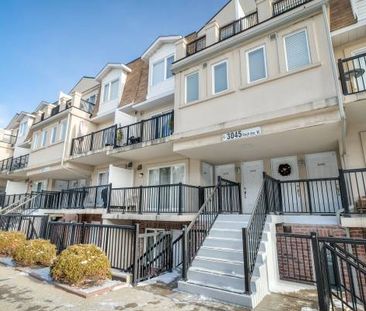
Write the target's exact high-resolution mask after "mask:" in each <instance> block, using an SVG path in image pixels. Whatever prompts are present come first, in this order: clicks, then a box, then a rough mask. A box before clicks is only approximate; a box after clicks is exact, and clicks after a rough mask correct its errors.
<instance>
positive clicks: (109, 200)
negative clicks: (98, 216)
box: [107, 183, 112, 213]
mask: <svg viewBox="0 0 366 311" xmlns="http://www.w3.org/2000/svg"><path fill="white" fill-rule="evenodd" d="M108 190H109V195H108V202H107V213H110V207H111V201H112V183H110V184H109V186H108Z"/></svg>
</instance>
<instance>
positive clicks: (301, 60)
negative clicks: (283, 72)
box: [284, 29, 310, 71]
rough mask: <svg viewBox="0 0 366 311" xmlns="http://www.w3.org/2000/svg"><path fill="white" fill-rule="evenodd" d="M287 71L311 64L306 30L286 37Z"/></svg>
mask: <svg viewBox="0 0 366 311" xmlns="http://www.w3.org/2000/svg"><path fill="white" fill-rule="evenodd" d="M284 42H285V55H286V67H287V71H290V70H294V69H296V68H300V67H303V66H306V65H308V64H310V50H309V42H308V35H307V32H306V30H305V29H304V30H300V31H297V32H295V33H292V34H289V35H287V36H285V37H284Z"/></svg>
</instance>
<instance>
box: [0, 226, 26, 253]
mask: <svg viewBox="0 0 366 311" xmlns="http://www.w3.org/2000/svg"><path fill="white" fill-rule="evenodd" d="M25 241H26V237H25V235H24V233H22V232H18V231H0V255H3V256H13V255H14V253H15V251H16V249H17V248H18V247H19V246H21V245H23V244H24V243H25Z"/></svg>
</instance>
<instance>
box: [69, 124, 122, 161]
mask: <svg viewBox="0 0 366 311" xmlns="http://www.w3.org/2000/svg"><path fill="white" fill-rule="evenodd" d="M116 129H117V126H116V125H113V126H110V127H107V128H105V129H102V130H99V131H96V132H93V133H91V134H88V135H84V136H80V137H77V138H73V139H72V142H71V155H80V154H85V153H88V152H90V151H93V152H96V151H100V150H103V149H104V148H106V147H114V145H115V138H116V137H115V136H116Z"/></svg>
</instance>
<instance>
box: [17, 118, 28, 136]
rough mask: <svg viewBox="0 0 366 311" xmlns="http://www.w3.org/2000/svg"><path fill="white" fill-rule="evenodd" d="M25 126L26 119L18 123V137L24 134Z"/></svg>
mask: <svg viewBox="0 0 366 311" xmlns="http://www.w3.org/2000/svg"><path fill="white" fill-rule="evenodd" d="M27 127H28V123H27V121H24V122H22V123H20V125H19V134H18V137H22V136H24V135H25V133H26V131H27Z"/></svg>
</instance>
